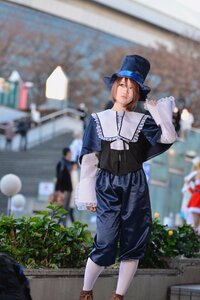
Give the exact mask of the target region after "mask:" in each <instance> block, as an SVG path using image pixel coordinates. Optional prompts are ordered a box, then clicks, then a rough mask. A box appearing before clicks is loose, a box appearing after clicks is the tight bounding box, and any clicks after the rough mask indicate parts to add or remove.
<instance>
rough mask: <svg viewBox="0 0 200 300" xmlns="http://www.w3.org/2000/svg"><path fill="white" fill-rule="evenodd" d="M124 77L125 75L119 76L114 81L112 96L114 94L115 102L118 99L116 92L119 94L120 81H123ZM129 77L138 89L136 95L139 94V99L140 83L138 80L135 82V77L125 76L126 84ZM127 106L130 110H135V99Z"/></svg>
mask: <svg viewBox="0 0 200 300" xmlns="http://www.w3.org/2000/svg"><path fill="white" fill-rule="evenodd" d="M122 78H123V77H119V78H117V79H116V80H115V81H114V83H113V85H112V89H111V96H112V99H113V102H115V101H116V99H115V97H116V94H117V88H118V86H119V83H120V82H121V80H122ZM128 79H130V81H131V82H132V83H133V84H134V86H135V89H136V96H137V97H138V99H139V96H140V88H139V85H138V84H137V82H135V81H134V80H133V79H131V78H125V84H126V85H127V81H128ZM138 99H137V101H138ZM126 108H127V110H128V111H133V110H134V108H135V101H134V102H131V103H129V104H128V105H127V106H126Z"/></svg>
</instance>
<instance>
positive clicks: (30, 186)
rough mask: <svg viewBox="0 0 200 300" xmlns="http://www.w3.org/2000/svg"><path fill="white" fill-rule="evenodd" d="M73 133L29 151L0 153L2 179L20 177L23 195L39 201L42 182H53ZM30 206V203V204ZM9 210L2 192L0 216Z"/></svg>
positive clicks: (56, 137)
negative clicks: (64, 149)
mask: <svg viewBox="0 0 200 300" xmlns="http://www.w3.org/2000/svg"><path fill="white" fill-rule="evenodd" d="M72 139H73V137H72V131H71V132H69V131H68V132H67V133H64V134H61V135H58V136H55V137H54V138H52V139H51V140H48V141H46V142H43V143H42V144H40V145H38V146H35V147H33V148H31V149H28V150H27V151H21V152H13V151H1V152H0V179H1V178H2V177H3V176H4V175H6V174H9V173H13V174H15V175H17V176H19V177H20V179H21V181H22V189H21V191H20V193H22V194H23V195H24V196H25V197H26V199H27V202H28V201H30V200H28V199H34V200H37V198H38V185H39V183H40V182H53V181H54V178H55V167H56V163H57V162H58V160H59V159H60V157H61V156H62V149H63V148H64V147H66V146H68V145H69V144H70V143H71V141H72ZM29 204H30V203H29ZM6 210H7V198H6V196H5V195H3V194H2V193H1V192H0V214H1V213H2V212H3V213H5V212H6Z"/></svg>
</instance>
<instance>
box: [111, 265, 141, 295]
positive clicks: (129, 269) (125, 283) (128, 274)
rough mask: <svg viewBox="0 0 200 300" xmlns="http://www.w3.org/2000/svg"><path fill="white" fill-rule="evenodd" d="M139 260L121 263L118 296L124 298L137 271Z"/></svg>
mask: <svg viewBox="0 0 200 300" xmlns="http://www.w3.org/2000/svg"><path fill="white" fill-rule="evenodd" d="M138 262H139V260H124V261H121V263H120V267H119V277H118V282H117V289H116V294H119V295H122V296H124V295H125V294H126V292H127V290H128V288H129V286H130V283H131V281H132V279H133V277H134V275H135V272H136V271H137V267H138Z"/></svg>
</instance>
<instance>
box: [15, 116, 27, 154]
mask: <svg viewBox="0 0 200 300" xmlns="http://www.w3.org/2000/svg"><path fill="white" fill-rule="evenodd" d="M28 130H29V122H28V120H27V119H26V118H23V119H21V120H20V121H19V123H18V125H17V133H19V134H20V142H19V149H20V150H23V151H26V150H27V146H28V138H27V134H28Z"/></svg>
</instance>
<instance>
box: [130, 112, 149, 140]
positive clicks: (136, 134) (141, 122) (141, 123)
mask: <svg viewBox="0 0 200 300" xmlns="http://www.w3.org/2000/svg"><path fill="white" fill-rule="evenodd" d="M147 118H149V116H147V115H144V117H143V118H142V120H141V121H140V124H139V126H138V128H137V130H136V132H135V134H134V136H133V140H132V141H133V142H134V143H135V142H137V141H138V138H139V134H140V131H141V130H142V128H143V126H144V123H145V121H146V119H147Z"/></svg>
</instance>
